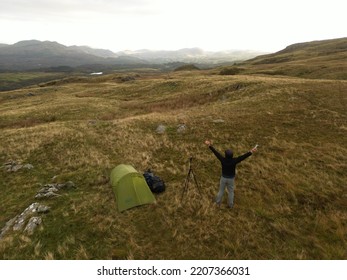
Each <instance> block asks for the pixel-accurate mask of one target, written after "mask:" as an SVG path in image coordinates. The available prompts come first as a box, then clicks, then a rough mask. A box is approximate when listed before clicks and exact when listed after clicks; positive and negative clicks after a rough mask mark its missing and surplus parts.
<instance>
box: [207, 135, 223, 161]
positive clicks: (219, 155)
mask: <svg viewBox="0 0 347 280" xmlns="http://www.w3.org/2000/svg"><path fill="white" fill-rule="evenodd" d="M205 144H206V145H207V146H208V147H209V148H210V150H211V151H212V152H213V153H214V155H215V156H216V157H217V158H218V159H219V160H220V161H221V160H223V159H224V157H223V156H222V155H221V154H220V153H219V152H218V151H217V150H216V149H215V148H214V147H213V146H212V144H213V142H212V141H211V140H206V141H205Z"/></svg>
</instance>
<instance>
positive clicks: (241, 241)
mask: <svg viewBox="0 0 347 280" xmlns="http://www.w3.org/2000/svg"><path fill="white" fill-rule="evenodd" d="M124 75H125V74H124ZM121 78H122V77H120V76H119V75H109V76H102V77H93V78H89V79H87V78H85V79H81V80H79V81H77V80H73V79H71V80H70V81H64V82H61V83H59V82H56V83H50V84H47V86H41V87H32V88H30V92H32V93H33V95H32V96H27V95H26V94H27V92H28V89H25V88H23V89H19V90H15V91H8V92H1V93H0V130H1V133H0V142H1V145H0V164H1V165H2V164H4V163H6V162H8V161H10V160H13V161H17V162H22V163H30V164H32V165H33V166H34V168H33V169H30V170H26V169H21V170H19V171H17V172H7V171H6V170H5V169H4V168H2V169H0V177H1V180H0V190H1V196H0V199H1V201H0V213H1V214H0V228H3V227H4V226H5V224H6V222H7V221H8V220H10V219H12V218H13V217H14V216H15V215H17V214H20V213H21V212H22V211H23V210H24V209H25V208H26V207H28V206H29V205H30V204H31V203H32V202H34V201H37V199H34V196H35V194H36V193H37V191H38V190H39V189H40V184H41V185H44V184H47V183H51V182H66V181H73V182H74V183H75V185H76V189H72V190H67V191H64V192H62V193H61V196H59V197H56V198H53V199H45V200H43V201H41V202H43V203H45V204H46V205H48V206H50V207H51V211H50V212H49V213H48V214H46V215H44V216H43V224H42V225H41V226H40V228H39V229H38V230H37V231H36V232H35V233H34V234H33V235H27V234H23V233H18V232H10V233H8V234H7V235H5V236H4V238H3V239H1V240H0V259H346V258H347V251H346V245H347V244H346V238H347V227H346V225H347V213H346V206H347V204H346V181H347V165H346V162H347V156H346V154H347V148H346V146H345V145H346V140H347V138H346V135H347V134H346V131H347V126H346V123H347V122H346V121H347V117H346V108H347V103H346V90H347V81H342V80H341V81H336V80H327V79H325V80H320V79H316V80H308V79H299V78H289V77H288V78H285V77H266V76H257V75H233V76H221V75H214V74H213V73H212V72H206V71H193V72H174V73H171V74H170V75H160V74H152V76H137V77H136V79H135V80H133V79H132V80H130V81H128V82H122V79H121ZM123 81H124V79H123ZM10 96H11V97H13V96H15V97H16V98H9V97H10ZM160 124H163V125H165V126H166V127H167V130H166V132H165V133H164V134H158V133H156V128H157V127H158V125H160ZM180 124H185V125H186V131H185V132H184V133H178V132H177V127H178V126H179V125H180ZM205 139H212V140H214V146H215V147H216V148H217V149H218V150H220V151H223V150H224V149H226V148H232V149H234V152H235V154H236V155H239V154H241V153H244V152H246V151H248V150H249V149H250V148H251V147H253V145H254V144H256V143H258V144H259V145H260V147H259V152H258V153H256V154H254V155H253V156H251V157H250V158H249V159H247V160H246V161H244V162H243V163H241V165H240V166H239V167H238V174H237V178H236V190H235V208H234V209H232V210H230V209H228V208H226V195H225V197H224V202H223V205H222V207H221V208H220V209H219V208H216V207H215V205H214V204H213V203H212V200H213V198H214V197H215V195H216V193H217V189H218V180H219V174H220V166H219V163H218V162H217V160H216V158H215V157H214V156H213V154H212V153H211V152H210V151H209V150H208V149H207V147H206V146H205V145H204V144H203V142H204V140H205ZM191 156H193V157H194V160H193V168H194V171H195V174H196V176H197V179H198V181H199V182H200V183H201V186H202V190H203V196H202V197H200V196H199V193H198V192H197V189H196V188H195V186H194V185H193V184H192V185H190V187H189V189H188V193H187V194H186V195H185V196H184V197H183V200H181V196H182V191H183V183H184V179H185V177H186V174H187V172H188V160H189V157H191ZM120 163H128V164H132V165H133V166H134V167H135V168H136V169H137V170H139V171H144V170H145V169H147V168H149V167H150V168H152V170H153V171H154V172H155V173H156V174H157V175H159V176H160V177H162V178H163V179H164V180H165V182H166V184H167V190H166V191H165V192H164V193H162V194H160V195H157V196H156V199H157V203H156V204H155V205H145V206H141V207H138V208H133V209H131V210H128V211H125V212H124V213H119V212H118V211H117V209H116V202H115V198H114V194H113V192H112V189H111V187H110V185H109V183H108V181H107V179H108V176H109V174H110V171H111V169H112V168H113V167H115V166H116V165H117V164H120ZM53 177H54V179H52V178H53Z"/></svg>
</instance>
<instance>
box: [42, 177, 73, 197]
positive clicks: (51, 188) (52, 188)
mask: <svg viewBox="0 0 347 280" xmlns="http://www.w3.org/2000/svg"><path fill="white" fill-rule="evenodd" d="M73 188H76V186H75V183H74V182H72V181H68V182H66V183H63V184H46V185H44V186H43V188H41V189H40V190H39V191H38V192H37V194H36V195H35V198H38V199H41V198H51V197H56V196H60V195H59V194H57V192H59V191H60V190H61V189H73Z"/></svg>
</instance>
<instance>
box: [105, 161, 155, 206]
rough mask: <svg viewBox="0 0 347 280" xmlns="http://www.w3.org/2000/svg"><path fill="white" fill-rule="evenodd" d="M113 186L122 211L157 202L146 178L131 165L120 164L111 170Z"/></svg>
mask: <svg viewBox="0 0 347 280" xmlns="http://www.w3.org/2000/svg"><path fill="white" fill-rule="evenodd" d="M111 186H112V189H113V191H114V193H115V195H116V201H117V205H118V210H119V211H120V212H122V211H124V210H126V209H129V208H132V207H135V206H138V205H142V204H147V203H153V202H155V198H154V195H153V194H152V192H151V190H150V189H149V187H148V185H147V183H146V180H145V178H144V177H143V175H142V174H140V173H139V172H137V171H136V170H135V168H134V167H132V166H131V165H127V164H120V165H117V166H116V167H115V168H114V169H113V170H112V171H111Z"/></svg>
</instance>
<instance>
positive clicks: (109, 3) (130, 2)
mask: <svg viewBox="0 0 347 280" xmlns="http://www.w3.org/2000/svg"><path fill="white" fill-rule="evenodd" d="M156 2H157V0H1V2H0V15H1V17H3V18H11V19H31V20H34V19H35V17H43V18H49V17H63V18H64V17H69V16H74V15H79V16H81V15H83V14H88V15H90V14H104V15H112V14H114V15H121V14H122V15H124V14H142V15H146V14H149V15H150V14H153V13H155V3H156ZM157 3H158V2H157Z"/></svg>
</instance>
